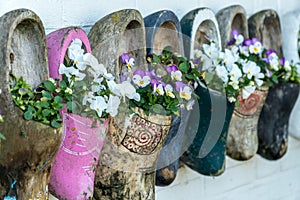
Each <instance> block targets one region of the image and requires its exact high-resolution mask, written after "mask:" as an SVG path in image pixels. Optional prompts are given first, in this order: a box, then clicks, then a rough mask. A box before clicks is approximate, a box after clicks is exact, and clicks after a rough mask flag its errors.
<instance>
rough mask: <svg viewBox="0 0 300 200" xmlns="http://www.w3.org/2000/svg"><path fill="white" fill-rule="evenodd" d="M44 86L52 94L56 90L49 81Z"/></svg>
mask: <svg viewBox="0 0 300 200" xmlns="http://www.w3.org/2000/svg"><path fill="white" fill-rule="evenodd" d="M44 86H45V88H46V89H47V90H48V91H50V92H54V91H55V89H56V86H55V85H54V84H53V83H52V82H51V81H49V80H47V81H45V82H44Z"/></svg>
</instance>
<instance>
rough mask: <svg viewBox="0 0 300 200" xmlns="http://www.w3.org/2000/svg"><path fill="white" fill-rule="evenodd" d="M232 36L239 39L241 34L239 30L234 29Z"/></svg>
mask: <svg viewBox="0 0 300 200" xmlns="http://www.w3.org/2000/svg"><path fill="white" fill-rule="evenodd" d="M231 34H232V35H233V37H237V36H238V35H239V32H238V30H236V29H233V30H232V31H231Z"/></svg>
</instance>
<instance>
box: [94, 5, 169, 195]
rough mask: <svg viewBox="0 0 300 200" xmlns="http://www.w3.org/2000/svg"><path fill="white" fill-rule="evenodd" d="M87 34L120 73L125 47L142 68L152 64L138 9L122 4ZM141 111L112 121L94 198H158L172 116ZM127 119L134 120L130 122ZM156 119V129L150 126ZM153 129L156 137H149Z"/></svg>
mask: <svg viewBox="0 0 300 200" xmlns="http://www.w3.org/2000/svg"><path fill="white" fill-rule="evenodd" d="M88 36H89V39H90V42H91V47H92V51H93V54H94V55H95V56H96V57H97V58H98V60H99V62H101V63H103V64H104V66H106V67H107V68H108V70H109V71H111V72H112V73H114V74H115V75H116V76H117V79H118V78H119V77H120V73H121V69H120V67H121V63H119V57H120V56H121V54H122V53H129V55H130V56H131V57H133V58H134V59H136V64H135V66H137V67H138V68H144V69H146V68H147V65H145V64H144V63H146V62H145V61H146V59H145V58H146V40H145V26H144V20H143V18H142V16H141V14H140V13H139V12H138V11H137V10H133V9H125V10H120V11H117V12H114V13H111V14H109V15H107V16H105V17H103V18H102V19H100V20H99V21H98V22H96V23H95V24H94V25H93V27H92V28H91V31H90V33H89V35H88ZM110 49H111V50H112V51H111V50H110ZM135 66H134V67H133V70H134V68H135ZM137 113H138V114H137V115H136V116H135V117H133V118H130V117H129V116H127V115H125V114H126V113H125V112H119V114H118V116H116V117H114V118H112V119H111V121H110V125H109V131H108V133H107V137H106V139H105V142H104V145H103V149H102V152H101V156H100V160H99V165H98V166H97V167H96V176H95V190H94V198H95V199H154V198H155V194H154V193H155V190H154V188H155V166H156V161H157V158H158V154H159V151H160V149H161V148H162V144H163V142H164V141H165V139H166V135H167V132H168V130H169V128H170V120H171V119H170V118H168V117H167V118H157V119H160V120H161V121H157V119H155V117H153V119H152V117H150V118H149V119H147V116H144V114H143V112H138V111H137ZM142 119H143V120H142ZM141 120H142V122H141ZM153 120H155V121H154V122H155V123H153ZM130 122H131V124H130ZM128 124H130V126H128V127H127V125H128ZM151 124H152V125H153V127H155V130H156V131H152V130H153V129H151V128H149V126H151ZM125 125H126V126H125ZM156 128H157V129H156ZM143 133H144V134H145V135H143ZM150 135H153V136H154V137H148V136H150ZM140 137H141V138H140ZM136 139H137V140H138V141H135V140H136ZM139 139H141V141H142V142H141V141H140V140H139ZM157 140H158V141H159V143H157Z"/></svg>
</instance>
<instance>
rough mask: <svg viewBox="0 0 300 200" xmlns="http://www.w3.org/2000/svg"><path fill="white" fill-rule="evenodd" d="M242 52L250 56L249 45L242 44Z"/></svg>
mask: <svg viewBox="0 0 300 200" xmlns="http://www.w3.org/2000/svg"><path fill="white" fill-rule="evenodd" d="M239 48H240V52H241V54H243V55H245V56H247V57H248V56H249V48H248V47H247V46H240V47H239Z"/></svg>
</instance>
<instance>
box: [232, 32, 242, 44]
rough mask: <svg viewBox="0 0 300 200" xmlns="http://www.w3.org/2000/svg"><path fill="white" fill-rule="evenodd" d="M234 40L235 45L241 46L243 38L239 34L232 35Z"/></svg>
mask: <svg viewBox="0 0 300 200" xmlns="http://www.w3.org/2000/svg"><path fill="white" fill-rule="evenodd" d="M234 39H235V40H236V41H235V44H236V45H240V44H242V43H243V42H244V36H243V35H241V34H238V35H234Z"/></svg>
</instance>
